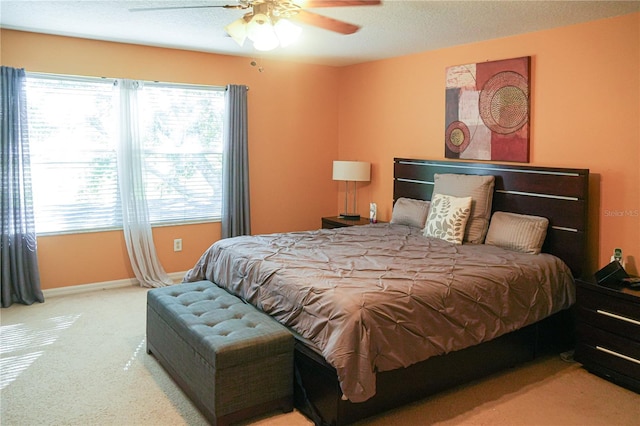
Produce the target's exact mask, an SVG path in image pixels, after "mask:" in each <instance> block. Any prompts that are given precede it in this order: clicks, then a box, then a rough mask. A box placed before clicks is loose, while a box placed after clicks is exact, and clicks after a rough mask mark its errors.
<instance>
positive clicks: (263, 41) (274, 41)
mask: <svg viewBox="0 0 640 426" xmlns="http://www.w3.org/2000/svg"><path fill="white" fill-rule="evenodd" d="M278 44H279V41H278V37H277V36H276V33H275V32H274V31H273V29H272V30H271V32H269V33H265V34H264V36H263V37H262V38H260V39H258V40H255V41H254V42H253V47H254V48H255V49H256V50H260V51H263V52H266V51H268V50H273V49H275V48H276V47H278Z"/></svg>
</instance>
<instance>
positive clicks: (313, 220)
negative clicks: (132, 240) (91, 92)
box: [0, 14, 640, 289]
mask: <svg viewBox="0 0 640 426" xmlns="http://www.w3.org/2000/svg"><path fill="white" fill-rule="evenodd" d="M0 43H1V48H2V57H1V60H2V65H7V66H13V67H24V68H25V69H27V70H28V71H34V72H35V71H39V72H50V73H61V74H79V75H93V76H108V77H125V78H139V79H145V80H160V81H172V82H187V83H200V84H211V85H226V84H228V83H234V84H246V85H248V86H250V91H249V144H250V147H249V156H250V159H249V161H250V180H251V182H250V184H251V225H252V232H253V233H254V234H258V233H268V232H279V231H290V230H302V229H313V228H318V227H319V225H320V217H321V216H325V215H334V214H336V212H337V211H339V210H341V209H343V202H344V198H343V197H344V194H343V193H341V192H338V185H337V184H336V183H335V182H333V181H332V180H331V162H332V161H333V160H335V159H344V160H364V161H371V162H372V181H371V183H369V184H364V185H360V186H359V189H358V199H359V211H360V213H361V214H367V211H368V203H369V202H370V201H374V202H377V203H378V206H379V218H380V220H388V219H389V218H390V217H391V201H392V200H391V199H392V176H393V167H392V160H393V158H394V157H416V158H433V159H442V158H443V156H444V148H443V143H444V141H443V139H444V138H443V135H444V72H445V68H446V67H448V66H451V65H459V64H466V63H473V62H482V61H487V60H498V59H506V58H513V57H520V56H531V57H532V91H531V99H532V102H531V104H532V111H531V164H534V165H541V166H557V167H576V168H589V169H590V170H591V174H592V179H591V184H592V185H591V191H590V192H591V194H590V203H589V208H590V222H591V225H590V226H591V228H590V230H589V251H590V252H589V259H588V260H589V263H590V265H591V269H593V270H595V269H597V266H601V265H603V264H605V263H607V261H608V259H609V256H610V253H611V252H612V251H613V248H614V247H622V248H623V250H624V253H625V258H626V259H625V260H626V261H627V264H628V266H629V267H628V269H630V271H631V272H635V273H636V274H637V273H638V267H637V263H638V257H639V256H640V218H639V217H638V216H637V213H636V212H638V211H639V210H640V189H639V188H640V186H639V183H640V174H639V173H640V172H639V169H638V165H639V164H640V151H639V146H640V120H639V117H640V14H632V15H626V16H623V17H619V18H614V19H607V20H601V21H596V22H592V23H587V24H581V25H576V26H570V27H565V28H560V29H555V30H549V31H542V32H537V33H532V34H526V35H521V36H515V37H508V38H503V39H497V40H492V41H487V42H482V43H475V44H469V45H464V46H457V47H453V48H448V49H442V50H438V51H432V52H424V53H420V54H416V55H410V56H405V57H400V58H394V59H389V60H383V61H376V62H369V63H364V64H359V65H354V66H349V67H343V68H335V67H327V66H316V65H304V64H296V63H292V62H284V61H268V60H261V59H258V61H259V62H260V65H262V66H263V67H264V72H262V73H260V72H258V70H257V68H256V67H251V66H250V65H249V61H250V59H251V58H240V57H232V56H222V55H213V54H206V53H197V52H187V51H179V50H172V49H161V48H153V47H143V46H135V45H126V44H118V43H108V42H99V41H90V40H83V39H74V38H67V37H56V36H46V35H39V34H33V33H25V32H19V31H10V30H0ZM620 213H622V215H620ZM219 237H220V226H219V224H218V223H214V224H204V225H189V226H174V227H161V228H155V229H154V239H155V242H156V246H157V249H158V254H159V257H160V260H161V261H162V263H163V265H164V267H165V269H166V270H167V271H168V272H177V271H183V270H186V269H189V268H190V267H191V266H193V264H194V263H195V261H196V260H197V259H198V257H199V255H200V254H201V253H202V251H203V250H204V249H205V248H206V247H208V246H209V245H210V244H211V243H212V242H214V241H215V240H217V239H219ZM174 238H182V239H183V251H182V252H179V253H174V252H173V251H172V246H173V244H172V241H173V239H174ZM38 254H39V261H40V269H41V275H42V286H43V288H45V289H47V288H54V287H59V286H68V285H76V284H84V283H92V282H101V281H109V280H117V279H123V278H127V277H132V276H133V272H132V271H131V268H130V266H129V262H128V258H127V255H126V249H125V245H124V240H123V238H122V235H121V232H115V231H114V232H100V233H94V234H79V235H63V236H49V237H40V238H39V239H38Z"/></svg>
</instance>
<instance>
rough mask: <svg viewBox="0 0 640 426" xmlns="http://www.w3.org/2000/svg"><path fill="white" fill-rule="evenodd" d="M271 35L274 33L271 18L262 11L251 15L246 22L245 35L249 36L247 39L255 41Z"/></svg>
mask: <svg viewBox="0 0 640 426" xmlns="http://www.w3.org/2000/svg"><path fill="white" fill-rule="evenodd" d="M271 35H273V36H275V34H273V25H272V23H271V19H270V18H269V17H268V16H267V15H264V14H262V13H258V14H256V15H253V17H252V18H251V20H250V21H249V23H248V24H247V37H249V40H251V41H253V42H254V43H255V42H256V41H258V40H262V39H263V38H265V37H270V36H271Z"/></svg>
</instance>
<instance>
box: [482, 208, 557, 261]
mask: <svg viewBox="0 0 640 426" xmlns="http://www.w3.org/2000/svg"><path fill="white" fill-rule="evenodd" d="M548 225H549V219H547V218H546V217H540V216H529V215H524V214H517V213H506V212H495V213H494V214H493V217H492V218H491V224H490V225H489V231H488V232H487V238H486V239H485V241H484V243H485V244H488V245H492V246H498V247H502V248H505V249H508V250H515V251H521V252H523V253H531V254H538V253H540V251H541V250H542V245H543V244H544V239H545V237H546V236H547V227H548Z"/></svg>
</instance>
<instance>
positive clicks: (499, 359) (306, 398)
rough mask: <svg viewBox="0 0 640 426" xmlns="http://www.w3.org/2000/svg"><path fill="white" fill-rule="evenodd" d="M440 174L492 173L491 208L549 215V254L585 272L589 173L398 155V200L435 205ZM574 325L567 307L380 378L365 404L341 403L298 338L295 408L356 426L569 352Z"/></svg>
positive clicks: (329, 370)
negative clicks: (545, 356) (519, 366)
mask: <svg viewBox="0 0 640 426" xmlns="http://www.w3.org/2000/svg"><path fill="white" fill-rule="evenodd" d="M435 173H457V174H474V175H494V176H495V177H496V180H495V192H494V196H493V211H506V212H513V213H521V214H529V215H536V216H544V217H547V218H548V219H549V229H548V232H547V237H546V240H545V244H544V246H543V251H544V252H546V253H551V254H554V255H555V256H557V257H559V258H560V259H562V260H564V261H565V263H566V264H567V265H568V266H569V267H570V268H571V270H572V272H573V274H574V276H576V277H578V276H580V275H581V273H582V268H583V265H584V263H585V258H586V251H587V247H586V244H587V238H586V232H587V206H588V193H589V188H588V184H589V170H587V169H566V168H547V167H532V166H522V165H502V164H500V165H498V164H480V163H468V162H463V161H431V160H415V159H404V158H396V159H395V160H394V190H393V192H394V194H393V199H394V202H395V200H397V199H398V198H400V197H408V198H414V199H422V200H430V199H431V194H432V191H433V175H434V174H435ZM572 324H573V321H572V315H571V312H570V311H569V310H564V311H562V312H559V313H557V314H555V315H553V316H551V317H549V318H547V319H544V320H542V321H540V322H538V323H536V324H532V325H530V326H528V327H525V328H523V329H521V330H517V331H514V332H512V333H509V334H506V335H503V336H501V337H499V338H497V339H494V340H492V341H490V342H486V343H482V344H480V345H477V346H473V347H470V348H467V349H464V350H461V351H457V352H452V353H449V354H446V355H441V356H436V357H432V358H429V359H427V360H425V361H422V362H420V363H417V364H414V365H412V366H409V367H407V368H403V369H399V370H393V371H386V372H382V373H378V374H377V386H376V395H375V396H374V397H373V398H371V399H369V400H367V401H365V402H362V403H352V402H350V401H345V400H343V399H342V392H341V390H340V385H339V383H338V379H337V374H336V371H335V369H334V368H333V367H332V366H331V365H329V364H328V363H327V362H326V361H325V360H324V359H323V358H322V356H320V355H318V354H317V353H316V352H315V351H313V350H311V349H309V348H308V347H307V346H305V345H304V343H302V342H301V341H296V352H295V366H296V387H295V405H296V408H298V410H300V411H301V412H302V413H303V414H305V415H306V416H307V417H309V418H310V419H311V420H312V421H314V422H315V423H316V424H317V425H321V424H322V425H345V424H350V423H353V422H355V421H357V420H361V419H363V418H366V417H369V416H372V415H374V414H378V413H381V412H383V411H387V410H389V409H392V408H396V407H399V406H401V405H404V404H406V403H409V402H412V401H416V400H418V399H422V398H424V397H426V396H428V395H432V394H434V393H436V392H439V391H441V390H444V389H448V388H452V387H454V386H457V385H460V384H462V383H466V382H469V381H472V380H475V379H478V378H481V377H483V376H487V375H489V374H492V373H495V372H497V371H500V370H503V369H505V368H509V367H513V366H515V365H517V364H520V363H523V362H526V361H530V360H532V359H533V358H535V357H536V356H537V355H539V354H540V353H548V352H549V351H550V350H555V351H558V352H559V351H563V350H567V349H570V348H572V347H573V325H572Z"/></svg>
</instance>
